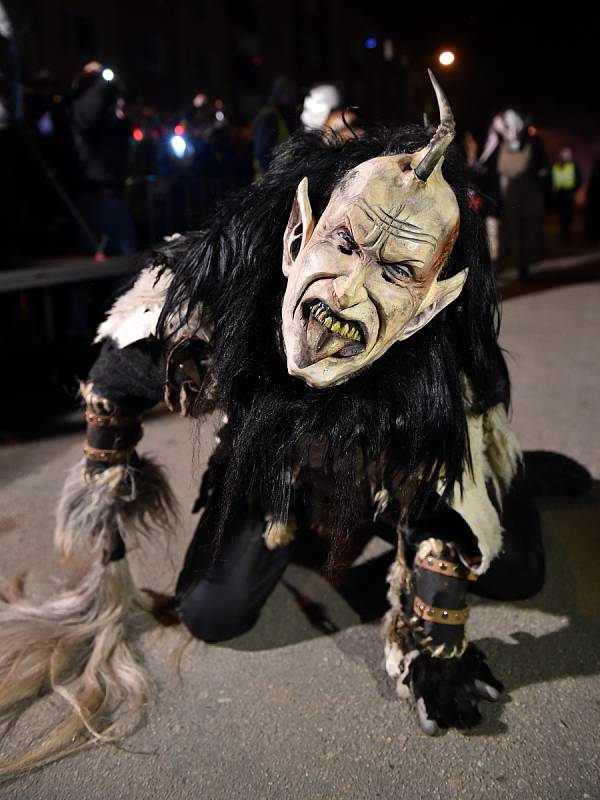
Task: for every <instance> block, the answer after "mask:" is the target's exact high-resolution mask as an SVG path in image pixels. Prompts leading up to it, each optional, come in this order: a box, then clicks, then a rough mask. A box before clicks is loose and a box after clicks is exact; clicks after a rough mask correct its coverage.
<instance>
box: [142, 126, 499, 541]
mask: <svg viewBox="0 0 600 800" xmlns="http://www.w3.org/2000/svg"><path fill="white" fill-rule="evenodd" d="M427 141H428V136H427V134H426V133H425V131H424V130H423V128H422V127H417V126H412V127H406V128H402V129H397V130H387V129H376V130H373V131H371V132H368V133H367V134H365V135H364V136H363V137H361V138H359V139H352V140H349V141H346V142H344V143H342V142H339V143H335V144H333V145H332V144H330V143H329V144H328V143H325V142H324V141H323V140H322V138H321V136H320V135H319V134H317V133H308V132H303V133H300V134H297V135H296V136H295V137H293V138H292V139H291V140H289V141H288V142H287V143H286V144H285V145H283V146H282V147H281V148H280V149H279V152H278V155H277V157H276V158H275V160H274V161H273V163H272V166H271V168H270V169H269V171H268V173H267V175H266V176H265V178H264V179H263V180H262V181H261V182H260V183H259V184H256V185H254V186H252V187H251V188H250V189H249V190H247V191H246V192H245V193H243V194H241V195H240V196H239V197H237V198H234V199H232V200H231V202H229V203H228V204H227V205H225V206H224V207H223V208H222V209H221V210H220V211H219V212H218V213H217V215H216V216H215V218H214V219H213V221H212V223H211V224H210V225H209V226H207V227H206V228H205V229H204V230H201V231H199V232H197V233H191V234H188V235H186V236H184V237H181V238H179V239H177V240H175V241H173V242H171V243H169V244H168V245H166V246H164V247H162V248H161V249H160V250H159V251H158V252H157V253H153V254H151V255H150V263H154V264H156V263H161V264H164V265H165V266H169V267H170V268H172V269H173V270H175V278H174V280H173V283H172V286H171V289H170V291H169V295H168V299H167V303H166V305H165V308H164V310H163V314H162V318H161V326H162V325H164V322H165V320H166V319H167V317H168V316H169V314H170V313H171V312H173V311H174V310H175V309H178V308H181V307H184V308H185V307H186V306H187V308H188V310H191V309H193V308H194V307H195V306H196V305H197V304H198V303H201V302H203V303H205V304H206V305H207V306H208V308H209V309H210V312H211V315H212V319H213V322H214V337H213V345H212V356H211V359H212V367H211V369H212V372H213V376H214V378H215V379H216V382H217V385H218V387H219V403H220V406H221V407H222V408H223V410H224V411H226V413H227V414H228V415H229V418H230V425H231V428H230V430H231V436H232V444H233V447H232V455H231V459H230V460H229V462H228V463H227V464H226V465H224V466H223V469H222V474H221V475H220V476H219V477H220V481H222V492H221V503H222V506H221V515H220V516H221V519H220V523H219V524H218V525H217V529H218V530H216V531H215V536H217V537H219V536H220V535H221V534H222V533H223V531H224V530H226V529H227V524H228V516H229V513H230V511H232V509H233V505H234V501H235V499H236V498H239V497H241V496H247V497H249V498H252V499H253V500H255V501H256V502H258V503H260V504H261V505H262V506H263V508H265V509H269V510H271V511H273V512H274V513H275V516H277V517H280V518H285V517H286V514H287V511H288V508H289V505H290V503H293V501H294V498H293V496H290V483H289V470H290V467H291V465H292V464H297V463H298V460H299V458H300V459H301V458H302V453H303V452H304V451H305V449H306V444H307V442H310V441H315V440H324V441H325V442H326V444H327V454H326V460H325V464H324V469H325V470H326V471H329V472H330V473H333V472H334V471H335V484H336V491H337V496H336V497H335V501H334V505H335V512H336V513H335V521H334V523H333V528H334V530H332V534H333V535H334V538H335V536H337V537H345V536H346V535H348V534H349V533H350V532H351V531H352V530H353V528H354V527H355V526H356V524H357V522H358V517H359V515H360V510H359V509H358V507H357V502H356V499H355V498H356V495H357V492H356V485H357V483H358V482H359V481H360V480H361V479H362V478H364V465H363V462H362V459H361V458H356V454H357V453H359V454H360V453H361V452H362V454H363V455H364V458H365V459H366V460H367V461H372V460H375V459H376V458H377V457H378V456H379V455H380V454H381V452H382V451H383V450H384V449H387V450H388V451H389V452H390V453H393V463H390V465H389V469H390V471H391V470H393V471H398V470H400V471H401V472H403V474H404V475H405V477H406V478H407V479H408V478H409V477H410V476H411V475H414V474H415V472H416V471H417V470H420V471H422V474H424V475H428V476H429V480H426V481H421V484H420V488H419V491H418V497H417V500H420V501H422V500H423V499H424V498H425V496H426V495H427V494H428V493H429V492H431V490H432V489H433V487H434V486H435V482H436V479H437V477H438V475H439V472H440V469H441V468H442V466H444V467H445V482H446V486H447V487H448V490H449V489H450V488H451V487H452V486H453V484H454V482H455V480H457V479H459V478H460V474H461V470H462V468H463V464H464V463H465V461H466V460H467V459H468V448H467V444H466V421H465V413H464V386H463V378H464V377H465V376H466V377H467V378H468V379H469V381H470V382H471V384H472V386H473V390H474V398H473V401H474V405H475V406H476V407H477V409H478V410H483V409H485V408H486V407H488V406H490V405H492V404H494V403H497V402H500V401H502V402H505V403H508V399H509V384H508V376H507V371H506V366H505V364H504V360H503V358H502V355H501V352H500V349H499V347H498V344H497V341H496V334H497V318H498V317H497V304H496V290H495V280H494V275H493V272H492V270H491V269H490V265H489V259H488V256H487V250H486V246H485V238H484V231H483V228H482V224H481V221H480V220H479V219H478V218H477V217H476V216H475V214H474V213H473V212H472V210H471V209H470V207H469V203H468V195H469V191H470V187H469V185H468V182H467V178H466V176H465V171H464V165H463V160H462V157H461V155H460V152H459V150H458V148H457V147H451V148H450V150H449V151H448V153H447V155H446V159H445V163H444V174H445V176H446V179H447V180H448V182H449V183H450V185H451V186H452V188H453V189H454V191H455V193H456V196H457V198H458V203H459V206H460V213H461V230H460V235H459V237H458V240H457V242H456V245H455V247H454V250H453V252H452V254H451V256H450V259H449V261H448V263H447V265H446V267H445V269H444V272H443V275H442V277H447V276H449V275H452V274H454V273H456V272H458V271H460V270H461V269H463V268H464V267H465V266H468V267H469V268H470V270H471V271H470V273H469V278H468V280H467V283H466V286H465V289H464V291H463V293H462V295H461V297H460V298H459V300H458V301H457V302H455V303H453V304H451V305H450V306H449V308H448V309H446V310H445V311H443V312H442V313H440V314H439V315H438V316H437V317H436V318H435V319H434V320H433V321H432V322H431V323H429V324H428V325H427V326H426V327H425V328H424V329H423V330H422V331H421V332H419V333H418V334H416V335H415V336H413V337H411V338H409V339H408V340H407V341H405V342H402V343H400V344H397V345H395V346H394V347H392V348H391V349H390V350H389V351H388V353H387V354H386V355H385V356H383V357H382V358H380V359H379V360H378V361H377V362H375V364H373V365H372V366H371V367H370V368H369V369H368V370H367V371H366V372H365V373H364V374H361V375H357V376H355V377H354V378H352V379H351V380H349V381H348V382H347V383H345V384H343V385H342V386H339V387H336V388H333V389H327V390H313V389H310V388H308V387H307V386H305V385H304V384H303V383H302V382H301V381H299V380H297V379H295V378H291V377H290V376H289V375H288V373H287V370H286V365H285V359H284V356H283V353H282V348H281V342H280V327H281V301H282V296H283V292H284V289H285V279H284V276H283V274H282V271H281V260H282V238H283V232H284V229H285V226H286V223H287V220H288V215H289V212H290V209H291V205H292V200H293V197H294V193H295V191H296V187H297V185H298V183H299V182H300V180H301V179H302V178H303V177H304V176H307V177H308V182H309V194H310V200H311V204H312V208H313V211H314V213H315V215H316V216H317V217H318V216H319V215H320V214H321V212H322V211H323V209H324V207H325V205H326V203H327V201H328V199H329V197H330V195H331V192H332V190H333V188H334V187H335V186H336V184H337V183H338V182H339V180H340V179H341V178H342V177H343V176H344V175H345V174H346V173H347V172H348V171H349V170H351V169H352V168H354V167H355V166H357V165H358V164H360V163H362V162H363V161H367V160H368V159H370V158H374V157H376V156H381V155H388V154H394V153H402V152H411V151H414V150H417V149H419V148H420V147H422V146H423V145H424V144H425V143H426V142H427ZM160 331H162V335H164V329H163V328H162V327H160ZM340 464H343V467H344V468H343V469H342V470H339V465H340ZM335 465H338V469H337V470H335Z"/></svg>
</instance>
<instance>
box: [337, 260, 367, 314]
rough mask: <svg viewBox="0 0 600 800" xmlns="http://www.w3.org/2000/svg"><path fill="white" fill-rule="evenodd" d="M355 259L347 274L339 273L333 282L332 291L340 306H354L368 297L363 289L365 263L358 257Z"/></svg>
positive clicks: (365, 274)
mask: <svg viewBox="0 0 600 800" xmlns="http://www.w3.org/2000/svg"><path fill="white" fill-rule="evenodd" d="M355 261H356V263H355V264H354V265H353V268H352V270H351V271H350V272H349V273H348V274H347V275H340V277H339V278H336V279H335V280H334V282H333V293H334V294H335V296H336V297H337V300H338V303H339V304H340V308H350V307H351V306H356V305H358V303H363V302H364V301H365V300H368V298H369V295H368V294H367V290H366V289H365V279H366V277H367V265H366V264H365V263H364V262H363V261H362V260H359V259H358V258H357V259H355Z"/></svg>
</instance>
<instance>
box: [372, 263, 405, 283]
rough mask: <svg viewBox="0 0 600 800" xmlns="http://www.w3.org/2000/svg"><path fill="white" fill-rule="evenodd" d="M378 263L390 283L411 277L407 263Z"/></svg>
mask: <svg viewBox="0 0 600 800" xmlns="http://www.w3.org/2000/svg"><path fill="white" fill-rule="evenodd" d="M379 265H380V266H381V268H382V270H383V277H384V278H385V279H386V280H389V281H390V282H392V283H394V282H396V281H405V280H410V279H411V278H412V277H413V274H412V270H411V268H410V266H408V264H402V263H400V264H386V263H384V262H382V261H380V262H379Z"/></svg>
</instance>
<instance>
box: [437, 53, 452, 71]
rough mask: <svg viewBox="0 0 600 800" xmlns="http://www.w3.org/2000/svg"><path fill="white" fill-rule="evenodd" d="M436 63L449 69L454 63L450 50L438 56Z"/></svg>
mask: <svg viewBox="0 0 600 800" xmlns="http://www.w3.org/2000/svg"><path fill="white" fill-rule="evenodd" d="M438 61H439V62H440V64H441V65H442V66H443V67H449V66H450V64H453V63H454V53H453V52H452V50H444V52H443V53H440V54H439V56H438Z"/></svg>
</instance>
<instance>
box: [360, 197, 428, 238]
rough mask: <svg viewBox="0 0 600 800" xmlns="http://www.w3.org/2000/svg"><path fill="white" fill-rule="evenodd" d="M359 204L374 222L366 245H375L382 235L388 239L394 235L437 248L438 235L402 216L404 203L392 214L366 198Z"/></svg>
mask: <svg viewBox="0 0 600 800" xmlns="http://www.w3.org/2000/svg"><path fill="white" fill-rule="evenodd" d="M357 205H358V207H359V208H360V210H361V211H362V212H363V214H364V215H365V216H366V217H367V219H369V220H371V222H372V223H373V229H372V231H371V232H370V233H369V234H368V235H367V240H366V241H365V245H367V246H368V247H370V246H373V245H375V243H376V242H377V241H378V240H379V239H380V238H381V237H382V236H385V238H386V239H387V237H388V236H392V237H394V238H395V239H404V240H405V241H408V242H414V243H415V244H426V245H428V246H429V247H431V248H432V249H434V250H435V248H436V246H437V242H438V239H437V236H434V235H433V234H431V233H426V232H425V231H424V230H423V228H421V227H419V226H418V225H413V224H412V223H410V222H408V221H407V220H406V219H401V218H400V215H401V214H402V212H403V210H404V205H402V204H401V205H400V206H399V207H398V208H397V209H396V210H394V211H393V213H391V214H390V213H389V212H387V211H385V209H383V208H381V206H372V205H371V204H370V203H368V202H367V201H366V200H364V199H360V200H359V201H358V203H357Z"/></svg>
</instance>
